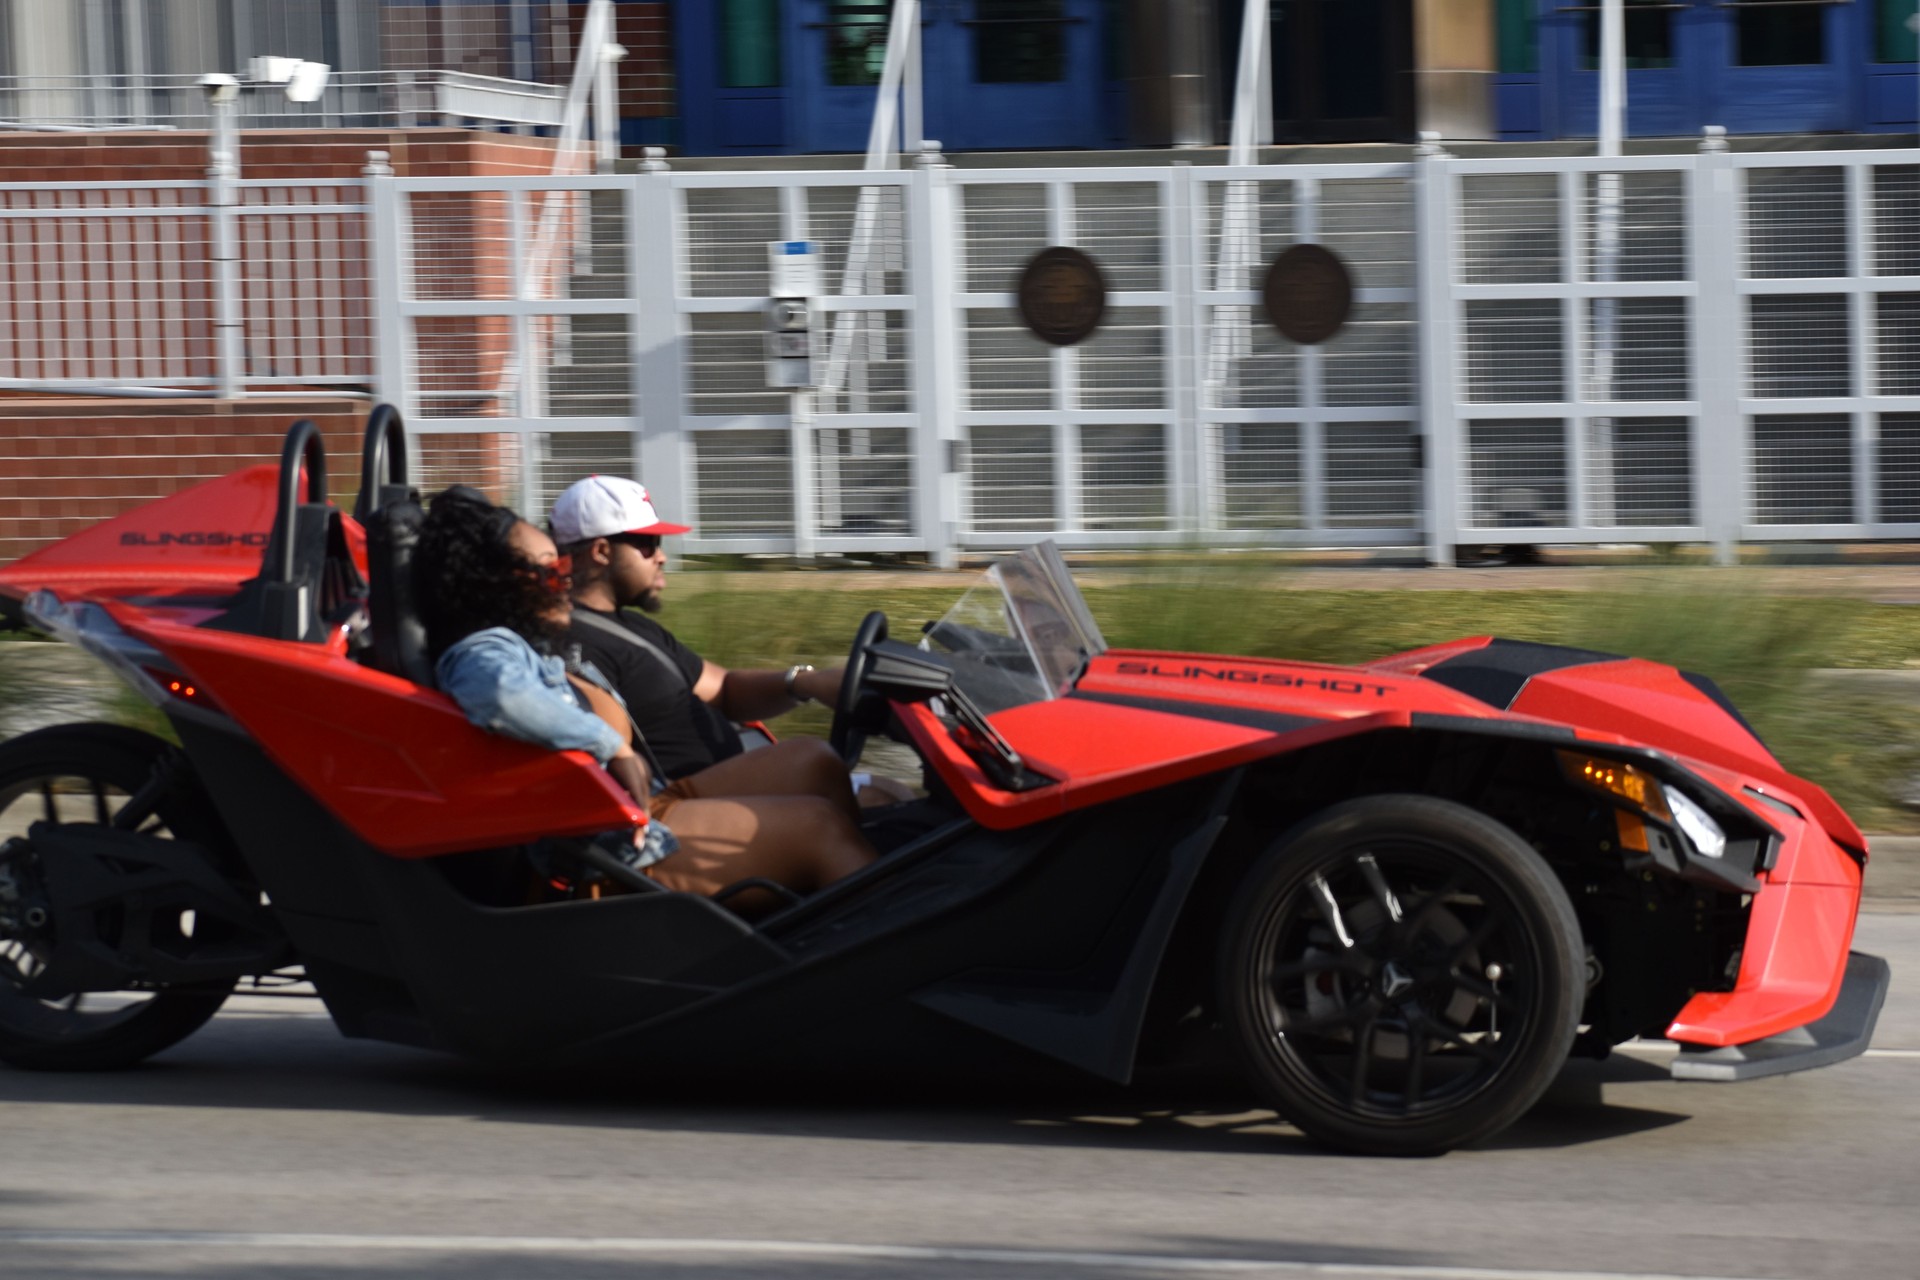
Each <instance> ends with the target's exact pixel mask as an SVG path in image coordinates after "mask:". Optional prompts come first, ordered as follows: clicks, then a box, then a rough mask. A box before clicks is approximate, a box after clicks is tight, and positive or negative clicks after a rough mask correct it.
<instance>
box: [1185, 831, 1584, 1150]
mask: <svg viewBox="0 0 1920 1280" xmlns="http://www.w3.org/2000/svg"><path fill="white" fill-rule="evenodd" d="M1583 957H1584V947H1583V944H1582V941H1581V937H1580V923H1579V920H1578V919H1577V918H1576V917H1575V915H1574V911H1573V904H1572V903H1571V902H1570V901H1569V900H1568V898H1567V894H1566V891H1565V889H1563V888H1562V887H1561V885H1560V882H1559V880H1558V879H1556V878H1555V876H1554V874H1553V871H1552V869H1551V868H1549V867H1548V866H1547V865H1546V863H1545V861H1543V860H1542V859H1541V858H1540V856H1539V855H1538V854H1536V853H1535V852H1534V851H1533V850H1532V849H1530V848H1529V847H1528V846H1527V845H1526V843H1525V842H1523V841H1522V840H1521V839H1520V838H1519V837H1518V836H1516V835H1515V834H1514V833H1513V832H1512V831H1511V830H1509V829H1508V828H1506V827H1505V826H1503V825H1501V824H1500V823H1498V822H1496V821H1494V820H1493V819H1492V818H1489V817H1487V816H1486V815H1485V814H1482V813H1479V812H1477V811H1475V810H1473V809H1469V808H1467V807H1466V806H1465V805H1461V804H1456V803H1454V802H1452V801H1449V800H1440V799H1435V798H1433V797H1431V796H1417V795H1383V796H1368V797H1364V798H1361V799H1357V800H1349V801H1345V802H1343V803H1341V804H1337V805H1334V806H1333V807H1331V808H1329V809H1326V810H1323V811H1322V812H1320V813H1318V814H1316V815H1314V816H1313V817H1312V818H1310V819H1308V820H1307V821H1305V822H1303V823H1301V824H1300V825H1299V826H1297V827H1295V828H1294V829H1293V830H1291V831H1289V832H1288V833H1286V834H1285V835H1284V836H1282V837H1281V838H1280V839H1279V840H1278V841H1276V842H1275V844H1274V846H1273V848H1272V849H1271V850H1270V851H1269V852H1267V853H1266V854H1265V855H1263V856H1262V857H1261V858H1260V859H1259V861H1258V862H1256V863H1255V864H1254V866H1253V868H1252V870H1250V871H1249V872H1248V874H1247V876H1246V879H1245V880H1244V881H1243V882H1242V884H1241V887H1240V889H1239V891H1238V893H1237V894H1236V895H1235V901H1234V904H1233V906H1232V907H1231V908H1230V910H1229V911H1228V914H1227V919H1226V922H1225V928H1224V931H1223V934H1222V937H1221V951H1220V958H1219V969H1218V973H1219V980H1220V991H1219V995H1220V1002H1221V1008H1222V1011H1223V1014H1224V1020H1225V1023H1226V1027H1227V1031H1228V1034H1229V1036H1230V1038H1231V1039H1232V1040H1233V1042H1234V1045H1235V1048H1236V1050H1237V1051H1238V1053H1239V1055H1240V1057H1241V1059H1242V1061H1243V1063H1244V1064H1245V1067H1246V1069H1247V1073H1248V1076H1249V1078H1250V1079H1251V1081H1252V1083H1253V1085H1254V1087H1255V1088H1256V1089H1257V1090H1258V1091H1259V1092H1260V1094H1261V1096H1262V1097H1263V1098H1264V1099H1265V1101H1266V1102H1267V1103H1268V1105H1270V1106H1272V1107H1273V1108H1274V1109H1275V1110H1277V1111H1278V1112H1280V1114H1281V1115H1282V1116H1283V1117H1285V1118H1286V1119H1287V1120H1289V1121H1291V1122H1292V1123H1293V1124H1295V1125H1297V1126H1298V1127H1299V1128H1300V1129H1301V1130H1302V1131H1304V1132H1305V1133H1307V1134H1308V1135H1310V1136H1311V1137H1313V1138H1315V1139H1317V1140H1319V1141H1321V1142H1323V1143H1326V1144H1327V1145H1329V1146H1333V1147H1338V1148H1341V1149H1343V1150H1347V1151H1354V1152H1360V1153H1364V1154H1369V1155H1403V1156H1414V1155H1435V1154H1439V1153H1441V1152H1444V1151H1448V1150H1450V1149H1452V1148H1454V1147H1457V1146H1462V1145H1465V1144H1467V1143H1471V1142H1477V1141H1480V1140H1482V1139H1485V1138H1488V1137H1491V1136H1492V1135H1493V1134H1496V1133H1498V1132H1499V1131H1501V1130H1502V1129H1504V1128H1506V1127H1507V1126H1508V1125H1510V1124H1512V1123H1513V1122H1514V1121H1515V1120H1517V1119H1519V1118H1520V1116H1521V1115H1523V1114H1525V1112H1526V1111H1527V1110H1528V1109H1529V1108H1530V1107H1532V1106H1533V1104H1534V1103H1535V1102H1537V1101H1539V1098H1540V1095H1541V1094H1542V1093H1544V1092H1545V1091H1546V1088H1547V1086H1548V1085H1549V1084H1551V1083H1552V1081H1553V1078H1554V1076H1555V1075H1556V1074H1557V1073H1558V1072H1559V1070H1560V1068H1561V1066H1562V1064H1563V1063H1564V1062H1565V1061H1566V1058H1567V1053H1568V1050H1569V1049H1570V1048H1571V1047H1572V1044H1573V1038H1574V1033H1575V1031H1576V1030H1577V1027H1578V1022H1579V1017H1580V1010H1581V1005H1582V1003H1583V1002H1584V998H1585V963H1584V959H1583Z"/></svg>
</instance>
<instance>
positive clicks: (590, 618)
mask: <svg viewBox="0 0 1920 1280" xmlns="http://www.w3.org/2000/svg"><path fill="white" fill-rule="evenodd" d="M573 620H574V621H575V622H581V623H585V624H586V625H587V626H589V627H592V628H593V629H594V630H595V631H599V632H601V633H603V634H605V635H609V636H613V637H614V638H616V639H619V640H624V641H626V642H627V643H628V644H630V645H633V646H635V647H636V648H639V649H643V650H645V651H646V652H647V653H649V654H651V655H652V656H653V658H654V660H655V661H656V662H658V663H659V664H660V665H661V666H663V667H665V668H666V669H667V670H668V671H671V672H672V673H673V678H674V679H675V680H676V681H678V682H679V683H680V687H681V688H683V689H688V690H691V689H692V688H693V684H692V682H691V681H689V680H688V679H687V673H686V672H684V671H682V670H681V669H680V664H679V663H677V662H675V661H674V660H673V659H672V658H670V657H668V656H667V651H666V650H665V649H662V648H661V647H660V646H659V645H657V644H655V643H654V642H653V641H651V640H649V639H647V638H646V637H645V636H637V635H635V634H633V632H631V631H629V630H627V628H625V627H623V626H621V625H620V624H619V623H617V622H615V621H613V620H612V619H611V618H603V617H601V616H600V615H599V614H597V613H594V612H592V611H591V610H588V609H575V610H574V611H573Z"/></svg>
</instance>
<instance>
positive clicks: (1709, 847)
mask: <svg viewBox="0 0 1920 1280" xmlns="http://www.w3.org/2000/svg"><path fill="white" fill-rule="evenodd" d="M1667 805H1668V807H1669V808H1671V809H1672V810H1673V825H1674V826H1676V827H1678V828H1680V831H1681V833H1682V834H1684V835H1685V836H1686V837H1687V839H1688V840H1690V841H1692V842H1693V848H1694V852H1696V853H1698V854H1700V855H1701V856H1703V857H1707V858H1718V857H1720V856H1721V855H1722V854H1724V853H1725V852H1726V851H1727V833H1726V832H1724V831H1722V830H1721V829H1720V824H1719V823H1717V822H1715V821H1714V820H1713V819H1712V817H1710V816H1709V815H1708V813H1707V811H1706V810H1705V809H1702V808H1701V807H1700V806H1699V805H1697V804H1695V803H1694V802H1693V801H1691V800H1689V799H1687V797H1686V796H1685V795H1684V794H1683V793H1682V792H1679V791H1668V792H1667Z"/></svg>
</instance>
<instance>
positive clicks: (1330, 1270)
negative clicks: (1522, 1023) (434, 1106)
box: [0, 1230, 1739, 1280]
mask: <svg viewBox="0 0 1920 1280" xmlns="http://www.w3.org/2000/svg"><path fill="white" fill-rule="evenodd" d="M0 1243H4V1244H10V1245H41V1246H51V1247H61V1246H73V1247H83V1248H98V1247H100V1246H103V1245H105V1246H120V1247H123V1248H136V1247H137V1248H142V1249H154V1248H187V1249H194V1248H202V1249H204V1248H221V1249H267V1250H294V1249H305V1250H316V1251H331V1252H339V1253H348V1252H352V1253H391V1252H405V1253H570V1254H622V1255H627V1256H640V1255H649V1256H658V1257H665V1256H672V1255H675V1254H707V1255H715V1254H721V1255H730V1256H735V1257H762V1258H830V1259H837V1260H843V1261H888V1262H936V1263H939V1262H952V1263H969V1264H973V1265H981V1264H988V1265H1000V1266H1012V1267H1051V1268H1063V1267H1067V1268H1079V1269H1101V1270H1106V1271H1161V1272H1192V1273H1230V1274H1238V1275H1250V1274H1258V1273H1260V1272H1268V1273H1273V1274H1279V1275H1288V1276H1332V1277H1338V1276H1349V1277H1364V1276H1378V1277H1387V1278H1388V1280H1739V1278H1737V1277H1729V1276H1701V1275H1693V1276H1681V1275H1674V1274H1670V1273H1664V1272H1645V1271H1557V1270H1551V1269H1536V1268H1501V1267H1448V1266H1424V1265H1419V1264H1407V1263H1391V1262H1381V1263H1364V1262H1305V1261H1299V1260H1294V1259H1286V1258H1201V1257H1181V1256H1177V1255H1169V1254H1152V1253H1094V1252H1084V1251H1079V1250H1071V1249H1060V1250H1055V1249H991V1248H981V1249H959V1248H938V1247H933V1246H926V1245H895V1244H841V1243H833V1242H829V1241H813V1240H713V1239H698V1238H695V1239H674V1238H649V1237H645V1236H446V1235H438V1236H394V1235H351V1234H341V1235H332V1234H318V1233H309V1232H274V1231H33V1230H16V1231H8V1230H0Z"/></svg>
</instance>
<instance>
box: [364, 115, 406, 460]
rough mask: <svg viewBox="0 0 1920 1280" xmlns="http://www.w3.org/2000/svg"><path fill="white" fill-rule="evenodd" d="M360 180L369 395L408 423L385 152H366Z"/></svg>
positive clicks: (399, 255) (399, 209)
mask: <svg viewBox="0 0 1920 1280" xmlns="http://www.w3.org/2000/svg"><path fill="white" fill-rule="evenodd" d="M360 179H361V203H362V205H363V206H364V207H365V209H366V213H365V214H364V215H363V217H364V218H365V222H364V226H365V228H366V238H367V246H368V251H369V261H368V265H369V266H370V267H371V268H372V271H371V278H370V279H369V280H368V281H367V293H368V295H369V302H370V303H371V306H370V307H369V310H370V312H371V314H372V317H373V388H374V393H375V394H376V395H378V396H379V397H380V399H382V400H384V401H386V402H387V403H388V404H391V405H393V406H394V407H395V408H397V409H399V410H400V412H401V413H402V414H403V415H405V417H406V419H407V421H408V422H413V421H415V420H416V419H417V418H418V416H419V413H420V406H419V403H418V400H419V397H418V396H417V395H416V394H415V390H416V388H415V384H414V377H413V369H412V358H411V356H412V350H413V343H412V342H410V341H409V340H408V333H407V321H406V319H405V317H404V316H402V315H401V312H400V297H401V294H402V292H403V291H404V290H405V289H406V281H407V276H406V268H405V266H404V265H403V263H404V262H405V257H404V254H405V251H406V244H407V240H408V238H409V237H408V235H407V227H406V219H405V217H404V216H403V215H404V211H405V206H404V203H403V201H402V198H401V195H400V191H399V187H398V184H397V183H396V182H395V181H394V177H393V166H392V165H391V164H389V163H388V156H387V153H386V152H384V151H369V152H367V163H366V166H365V167H364V168H362V169H361V170H360ZM417 437H418V432H410V433H409V434H408V436H407V444H408V447H409V448H417V447H418V446H417ZM409 474H411V472H410V473H409Z"/></svg>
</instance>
